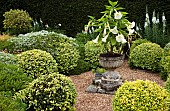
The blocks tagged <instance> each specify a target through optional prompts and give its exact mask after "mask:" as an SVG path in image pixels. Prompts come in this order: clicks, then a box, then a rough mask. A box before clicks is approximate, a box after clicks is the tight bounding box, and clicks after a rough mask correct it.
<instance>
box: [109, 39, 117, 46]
mask: <svg viewBox="0 0 170 111" xmlns="http://www.w3.org/2000/svg"><path fill="white" fill-rule="evenodd" d="M110 41H111V44H112V45H113V46H114V45H116V39H115V38H114V37H110Z"/></svg>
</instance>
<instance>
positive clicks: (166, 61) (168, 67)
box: [160, 56, 170, 80]
mask: <svg viewBox="0 0 170 111" xmlns="http://www.w3.org/2000/svg"><path fill="white" fill-rule="evenodd" d="M160 66H161V78H162V79H163V80H166V79H167V77H168V75H169V74H170V56H164V57H162V59H161V61H160Z"/></svg>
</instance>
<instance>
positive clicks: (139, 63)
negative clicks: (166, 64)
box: [128, 43, 163, 71]
mask: <svg viewBox="0 0 170 111" xmlns="http://www.w3.org/2000/svg"><path fill="white" fill-rule="evenodd" d="M162 56H163V49H162V48H161V47H160V46H159V45H158V44H155V43H143V44H141V45H139V46H137V47H135V48H134V49H133V50H132V52H131V53H130V57H129V61H128V62H129V66H130V67H138V68H142V69H148V70H151V71H160V66H159V61H160V60H161V57H162Z"/></svg>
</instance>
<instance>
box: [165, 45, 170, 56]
mask: <svg viewBox="0 0 170 111" xmlns="http://www.w3.org/2000/svg"><path fill="white" fill-rule="evenodd" d="M164 54H165V56H170V43H168V44H166V45H165V47H164Z"/></svg>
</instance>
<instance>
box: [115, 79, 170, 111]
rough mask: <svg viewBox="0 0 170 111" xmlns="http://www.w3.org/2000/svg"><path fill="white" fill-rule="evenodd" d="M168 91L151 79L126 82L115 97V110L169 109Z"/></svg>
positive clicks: (149, 110)
mask: <svg viewBox="0 0 170 111" xmlns="http://www.w3.org/2000/svg"><path fill="white" fill-rule="evenodd" d="M168 98H169V94H168V92H167V91H166V90H165V89H164V88H162V87H161V86H159V85H157V84H156V83H154V82H151V81H148V80H147V81H143V80H137V81H133V82H127V81H126V82H125V83H124V84H123V85H122V86H121V87H120V88H119V89H118V90H117V92H116V95H115V96H114V98H113V111H167V110H168V106H167V104H166V100H167V99H168Z"/></svg>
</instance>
